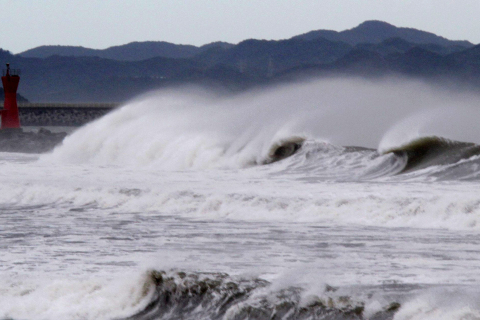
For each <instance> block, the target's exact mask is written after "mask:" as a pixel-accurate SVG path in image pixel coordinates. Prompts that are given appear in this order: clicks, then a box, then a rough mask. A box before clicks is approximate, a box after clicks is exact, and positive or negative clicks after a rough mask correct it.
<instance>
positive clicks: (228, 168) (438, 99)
mask: <svg viewBox="0 0 480 320" xmlns="http://www.w3.org/2000/svg"><path fill="white" fill-rule="evenodd" d="M472 97H473V98H472ZM459 104H461V105H464V106H466V108H467V109H468V107H469V106H471V105H474V104H478V98H477V97H475V96H471V95H469V94H465V93H463V94H458V95H452V94H450V93H445V92H439V91H437V90H436V89H434V88H431V87H428V86H426V85H424V84H421V83H404V82H401V81H395V80H391V79H390V80H388V79H386V80H385V81H383V82H382V83H375V82H360V81H357V80H352V79H350V80H345V79H334V80H322V81H313V82H306V83H303V84H298V85H292V86H284V87H281V88H275V89H270V90H266V91H259V92H249V93H248V94H245V95H244V94H240V95H236V96H229V97H226V96H221V95H215V94H212V93H208V92H204V91H201V90H200V91H199V90H193V89H192V90H190V89H189V90H186V91H185V90H173V91H161V92H157V93H153V94H152V95H149V96H146V97H142V98H140V99H138V100H135V101H132V102H130V103H127V104H126V105H125V106H123V107H122V108H120V109H118V110H116V111H114V112H112V113H111V114H109V115H107V116H105V117H104V118H102V119H99V120H97V121H95V122H93V123H91V124H89V125H87V126H85V127H83V128H80V129H79V130H77V131H76V132H74V133H73V134H71V135H70V136H69V137H68V138H67V139H66V140H65V141H64V143H63V145H62V146H59V147H58V148H57V149H56V150H55V151H54V152H53V153H52V154H48V155H43V156H41V157H40V159H39V160H38V161H37V157H38V156H37V155H33V156H27V155H14V154H7V153H2V154H0V164H1V165H2V170H0V181H1V184H0V219H1V224H0V228H2V232H1V233H0V236H1V237H2V244H4V246H3V247H2V248H0V250H1V253H2V258H1V259H2V264H0V268H1V269H0V270H1V271H2V276H1V277H0V279H1V284H0V317H13V318H14V319H112V318H118V317H123V316H128V315H131V314H133V313H135V312H136V311H138V310H141V309H142V308H143V307H144V306H145V304H146V303H147V301H148V294H145V291H144V284H145V281H144V279H142V278H141V277H140V276H138V275H140V274H141V271H138V270H139V269H140V270H144V268H142V266H145V265H148V266H149V267H153V268H163V267H164V266H169V267H173V268H177V269H182V268H194V271H200V272H201V271H205V272H208V271H215V272H227V273H229V274H245V273H253V272H257V273H259V274H260V275H261V276H262V277H265V278H268V279H269V280H272V287H270V288H268V289H265V291H264V292H263V293H264V294H267V295H268V294H270V293H272V292H273V293H275V292H278V290H281V289H282V288H286V287H289V286H296V285H299V286H301V287H302V288H303V289H304V290H305V291H304V296H302V301H303V302H304V303H305V304H308V301H311V299H312V296H316V297H317V298H319V299H328V297H329V294H330V293H329V294H325V292H324V288H325V284H330V285H334V286H339V287H341V289H340V291H339V292H338V295H343V294H344V293H345V294H346V295H350V296H352V297H357V298H358V297H359V298H358V300H359V301H363V302H366V303H367V305H366V313H367V314H370V315H373V314H375V313H376V312H377V311H379V310H382V309H384V308H385V307H386V306H388V303H389V302H390V300H388V299H386V298H385V296H382V295H381V294H379V295H378V296H374V297H373V298H371V299H370V298H365V299H364V296H362V295H357V294H358V291H355V290H354V289H352V286H353V287H354V286H355V285H358V286H359V288H365V286H367V287H368V286H382V285H383V284H384V283H392V282H393V283H399V284H406V285H416V284H422V285H426V286H433V287H442V288H445V287H446V285H452V286H458V285H462V286H465V287H469V288H470V287H474V286H478V279H479V277H478V257H476V254H474V253H475V252H476V250H477V249H476V246H477V242H478V239H477V231H478V229H479V228H480V200H479V198H478V194H479V192H480V185H479V184H478V182H477V181H475V180H474V181H472V182H462V181H458V180H455V178H453V179H450V180H449V181H444V182H438V181H437V180H436V177H435V174H437V173H441V172H443V171H445V170H454V169H455V168H457V167H458V168H459V167H460V166H470V167H471V172H470V173H468V174H469V177H473V178H474V177H475V176H476V175H478V174H477V172H479V170H478V168H475V166H476V165H477V166H478V164H477V163H476V162H475V161H472V159H470V160H462V161H460V162H459V163H457V164H449V165H445V166H437V167H430V168H426V169H423V171H417V172H414V173H409V174H403V175H397V176H394V175H395V174H396V173H398V172H399V171H400V170H401V169H402V166H403V165H404V162H402V159H399V158H397V157H396V156H395V155H392V154H387V155H379V154H378V153H376V152H375V151H374V150H364V149H353V150H350V151H348V152H347V151H346V150H347V149H345V148H343V147H342V145H354V146H366V147H373V148H376V147H378V146H379V141H380V140H381V139H383V141H382V143H381V144H380V149H385V148H390V147H392V146H398V145H399V144H403V143H405V142H406V141H407V142H408V141H409V140H410V139H413V138H415V137H417V136H419V135H420V136H421V135H424V134H425V133H428V134H429V133H434V134H440V135H441V136H444V137H446V138H449V137H450V138H452V139H455V137H465V139H467V138H466V137H468V136H469V135H470V134H471V133H475V130H477V129H475V128H474V129H471V127H472V126H473V124H472V123H471V121H470V118H469V119H468V121H467V122H460V120H462V119H465V116H466V115H475V114H476V113H475V112H473V113H469V112H470V111H465V112H463V111H462V112H460V115H459V116H458V117H457V118H454V117H450V116H448V114H450V113H449V111H448V112H447V113H443V111H442V112H438V113H436V115H437V114H438V115H439V117H433V118H432V117H429V116H428V115H429V114H430V113H429V112H430V111H428V110H431V109H435V108H441V110H444V108H447V109H448V108H451V107H454V108H457V107H458V105H459ZM467 109H465V110H467ZM445 114H447V116H445V117H446V118H449V120H450V119H453V120H454V121H451V122H450V123H451V124H452V123H455V124H456V125H455V126H451V127H448V126H447V125H446V123H445V121H446V120H444V119H443V118H442V117H444V115H445ZM425 115H427V116H425ZM467 118H468V117H467ZM471 118H473V117H471ZM405 119H407V120H405ZM455 119H460V120H459V121H456V120H455ZM440 120H441V121H440ZM462 121H463V120H462ZM469 121H470V122H469ZM472 121H473V120H472ZM447 122H448V121H447ZM412 123H413V124H414V125H413V126H412ZM463 123H465V125H463ZM395 124H398V125H397V126H395ZM425 128H427V129H428V130H427V131H425V130H424V129H425ZM445 128H446V129H448V130H450V129H452V128H456V129H455V130H457V132H453V131H451V130H450V132H448V130H446V131H445V130H444V131H442V130H443V129H445ZM449 128H450V129H449ZM417 129H418V130H417ZM430 129H431V130H430ZM441 129H442V130H441ZM452 130H453V129H452ZM442 132H443V133H442ZM404 133H405V135H404ZM442 134H443V135H442ZM479 136H480V135H479ZM289 139H306V141H305V143H304V147H303V148H302V149H301V151H300V152H298V153H297V154H296V155H295V156H293V157H290V158H288V159H285V160H283V161H281V162H276V163H273V164H270V165H264V166H262V165H258V164H261V163H263V162H266V160H268V156H269V153H271V151H272V146H275V145H278V144H280V143H281V142H282V141H285V140H289ZM402 139H403V140H402ZM463 141H473V142H477V141H475V140H472V139H469V140H463ZM403 160H404V159H403ZM455 166H456V167H455ZM472 252H473V253H472ZM125 274H127V275H129V276H127V277H125ZM132 274H135V275H136V277H133V276H131V275H132ZM293 274H302V275H306V276H305V277H303V278H302V277H299V278H296V277H294V276H293ZM124 277H125V278H124ZM269 290H270V291H269ZM342 290H344V291H342ZM360 290H362V289H360ZM381 290H382V289H379V291H380V292H381ZM261 295H262V293H259V294H258V295H257V296H255V297H253V298H252V299H253V300H250V301H253V302H254V301H256V300H255V298H258V297H260V296H261ZM331 295H332V297H333V298H335V297H336V296H335V295H334V294H333V293H332V294H331ZM455 295H456V293H451V292H450V293H449V292H446V291H445V292H443V293H438V294H437V293H434V294H433V295H432V294H431V293H430V292H427V293H425V292H422V293H421V294H418V295H415V294H414V295H413V296H412V297H409V298H410V299H406V300H405V301H402V307H401V309H400V311H399V313H398V314H397V315H396V319H423V318H427V317H428V316H431V315H435V316H436V317H441V316H444V317H450V318H452V319H461V318H462V317H463V318H468V317H471V318H475V317H477V316H478V315H477V312H478V310H477V309H476V307H474V306H473V307H472V305H473V304H472V303H470V302H468V303H462V302H461V301H458V302H457V303H452V304H446V303H444V300H445V299H448V297H451V296H455ZM466 295H467V296H468V297H473V301H474V302H475V301H476V299H477V298H476V297H477V296H478V295H477V294H476V293H475V292H468V293H467V294H466ZM460 296H461V295H460ZM382 297H383V298H382ZM432 297H433V298H432ZM445 297H447V298H445ZM384 298H385V299H384ZM309 299H310V300H309ZM460 300H461V299H460ZM466 300H468V299H466ZM468 301H470V300H468ZM476 305H478V303H477V304H476Z"/></svg>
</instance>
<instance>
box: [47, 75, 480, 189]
mask: <svg viewBox="0 0 480 320" xmlns="http://www.w3.org/2000/svg"><path fill="white" fill-rule="evenodd" d="M406 89H408V90H410V93H409V94H418V95H421V96H422V99H418V100H419V101H423V103H425V101H426V102H427V103H436V104H437V106H436V109H428V108H426V109H425V106H423V105H417V104H415V103H413V102H412V101H409V105H402V106H401V107H400V106H398V105H395V103H399V102H398V101H397V100H398V93H399V92H400V91H402V90H406ZM338 90H341V91H340V92H342V94H339V93H338V92H337V91H338ZM343 93H344V94H343ZM438 95H439V94H438V92H435V91H432V88H425V87H424V86H422V85H417V86H415V87H412V86H411V84H402V83H388V81H386V84H380V83H375V84H371V83H368V82H367V83H361V82H358V81H355V80H345V79H333V80H332V79H331V80H328V81H316V82H312V83H304V84H302V85H298V86H287V87H282V88H280V89H271V90H265V91H261V92H250V93H248V94H244V95H237V96H228V97H225V96H221V95H218V94H215V93H212V92H208V91H204V90H200V89H189V90H187V89H183V90H170V91H162V92H159V93H152V94H150V95H147V96H144V97H141V98H139V99H137V100H134V101H131V102H129V103H127V104H126V105H125V106H123V107H121V108H119V109H117V110H115V111H113V112H111V113H110V114H108V115H106V116H105V117H103V118H101V119H99V120H97V121H95V122H92V123H90V124H88V125H86V126H84V127H82V128H79V129H78V130H77V131H76V132H74V133H73V134H71V135H70V136H68V137H67V138H66V139H65V140H64V141H63V144H62V145H61V146H59V147H57V148H56V149H55V150H54V151H53V153H51V154H47V155H44V156H42V157H41V160H42V161H47V162H49V163H51V162H57V163H64V164H71V163H73V164H88V165H100V166H105V165H113V166H134V167H148V168H155V169H158V170H199V169H200V170H204V169H226V168H227V169H228V168H231V169H239V168H249V167H255V166H258V165H270V167H271V168H270V170H271V172H272V173H274V172H293V173H302V172H303V174H305V175H306V174H307V173H308V175H309V179H316V180H334V181H357V180H371V179H379V178H386V177H392V176H396V178H395V179H399V178H398V176H402V177H405V178H406V179H410V178H412V177H415V178H419V177H422V176H423V177H425V178H427V179H432V178H434V179H466V180H468V179H473V180H475V179H478V176H479V170H478V165H479V163H478V162H479V161H478V160H477V159H476V156H478V155H479V153H480V152H479V147H478V145H477V144H474V143H473V142H472V143H470V142H462V141H467V140H457V139H454V138H455V137H460V138H462V137H465V138H466V139H467V138H468V137H475V134H476V133H477V132H476V131H478V130H476V129H475V128H476V126H470V125H468V123H469V122H468V121H470V120H471V119H472V118H474V115H475V114H476V113H475V112H473V111H471V109H468V108H467V107H465V108H464V109H461V108H457V109H456V111H455V112H456V113H455V114H456V116H455V117H453V116H451V110H450V109H449V110H447V111H448V112H447V111H445V110H446V109H445V108H446V107H445V108H444V109H438V108H440V107H442V104H448V103H449V99H450V100H451V99H456V100H455V101H464V102H465V103H464V105H468V104H472V103H473V102H475V101H476V100H474V99H472V98H471V97H470V96H467V97H458V96H457V97H454V98H451V97H449V96H447V97H438ZM379 96H380V97H382V98H379ZM358 97H361V98H362V99H359V98H358ZM440 98H441V99H440ZM462 99H463V100H462ZM384 100H385V101H384ZM400 103H401V101H400ZM418 110H424V111H423V112H421V113H420V115H418V116H415V114H416V113H415V112H416V111H418ZM462 110H463V111H462ZM412 112H413V115H414V116H412ZM472 112H473V113H472ZM459 114H460V115H461V116H459ZM432 115H433V116H432ZM412 117H413V118H412ZM402 119H403V120H402ZM412 119H413V120H412ZM445 119H450V121H451V122H452V123H449V125H445V121H444V120H445ZM467 120H468V121H467ZM462 121H463V122H462ZM465 121H467V122H465ZM462 124H466V125H467V127H468V129H466V130H463V131H462V130H460V128H461V127H462ZM450 127H453V128H456V129H455V130H457V132H453V131H454V130H453V129H451V128H450ZM422 128H423V129H422ZM445 128H450V129H449V130H450V131H449V130H446V129H445ZM427 129H428V130H427ZM430 132H434V134H430ZM435 132H438V134H435ZM458 132H461V133H462V134H458ZM443 133H445V135H442V134H443ZM467 133H468V134H467ZM382 137H383V138H382ZM392 137H393V138H395V139H393V138H392ZM379 140H381V141H380V142H378V141H379ZM396 140H398V141H399V142H397V143H395V142H394V141H396ZM471 141H476V140H475V139H473V140H471ZM387 142H388V143H387ZM345 145H347V146H353V147H344V146H345ZM377 146H379V147H378V150H377V149H375V148H376V147H377ZM280 160H282V161H280ZM413 173H415V174H413Z"/></svg>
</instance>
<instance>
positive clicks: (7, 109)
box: [0, 63, 20, 130]
mask: <svg viewBox="0 0 480 320" xmlns="http://www.w3.org/2000/svg"><path fill="white" fill-rule="evenodd" d="M19 73H20V70H18V69H17V70H15V69H10V64H9V63H7V69H6V70H3V76H2V83H3V91H4V92H5V102H4V105H3V110H2V111H1V114H2V126H1V128H0V129H2V130H3V129H18V128H20V119H19V117H18V106H17V88H18V83H19V82H20V76H19Z"/></svg>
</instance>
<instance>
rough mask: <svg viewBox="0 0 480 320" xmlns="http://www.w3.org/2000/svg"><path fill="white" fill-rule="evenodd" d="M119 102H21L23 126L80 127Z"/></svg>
mask: <svg viewBox="0 0 480 320" xmlns="http://www.w3.org/2000/svg"><path fill="white" fill-rule="evenodd" d="M119 105H120V104H119V103H19V104H18V110H19V113H20V123H21V125H22V126H73V127H78V126H81V125H84V124H85V123H87V122H90V121H92V120H95V119H97V118H100V117H102V116H103V115H105V114H106V113H108V112H110V111H111V110H113V109H115V108H116V107H118V106H119Z"/></svg>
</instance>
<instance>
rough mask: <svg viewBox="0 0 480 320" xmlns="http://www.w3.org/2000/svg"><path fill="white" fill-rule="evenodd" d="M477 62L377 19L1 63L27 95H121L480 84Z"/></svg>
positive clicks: (61, 50) (59, 52)
mask: <svg viewBox="0 0 480 320" xmlns="http://www.w3.org/2000/svg"><path fill="white" fill-rule="evenodd" d="M478 61H480V50H479V46H474V45H473V44H471V43H470V42H467V41H451V40H448V39H445V38H442V37H439V36H437V35H434V34H432V33H428V32H424V31H420V30H415V29H410V28H397V27H395V26H392V25H390V24H388V23H385V22H380V21H367V22H364V23H362V24H360V25H359V26H358V27H356V28H353V29H350V30H345V31H342V32H336V31H328V30H318V31H312V32H309V33H306V34H303V35H299V36H295V37H292V38H290V39H287V40H279V41H273V40H270V41H268V40H256V39H249V40H245V41H242V42H240V43H238V44H236V45H233V44H228V43H224V42H216V43H211V44H207V45H204V46H201V47H196V46H191V45H175V44H172V43H167V42H132V43H129V44H126V45H122V46H115V47H110V48H107V49H104V50H94V49H88V48H83V47H68V46H42V47H38V48H34V49H31V50H28V51H26V52H23V53H21V54H18V55H12V54H10V53H9V52H7V51H0V63H3V64H4V63H6V62H10V63H12V65H14V66H15V68H21V69H22V82H21V85H20V88H19V91H20V93H21V94H22V95H24V96H25V97H26V98H27V99H29V100H30V101H32V102H37V101H79V102H89V101H91V102H97V101H108V102H119V101H124V100H126V99H129V98H132V97H133V96H135V95H138V94H140V93H142V92H145V91H148V90H152V89H157V88H163V87H168V86H178V85H183V84H196V85H202V86H212V85H213V86H216V87H221V88H222V89H224V90H225V89H226V90H233V91H238V90H244V89H247V88H251V87H253V86H258V85H267V84H271V83H278V82H282V81H292V80H294V79H298V78H299V77H300V78H301V77H305V76H308V77H324V76H335V75H342V76H352V75H354V76H362V77H372V76H375V77H378V76H384V75H401V76H409V77H416V78H421V79H425V80H428V81H434V82H442V83H450V84H455V85H456V86H462V87H469V88H473V89H474V90H479V88H480V63H479V62H478Z"/></svg>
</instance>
